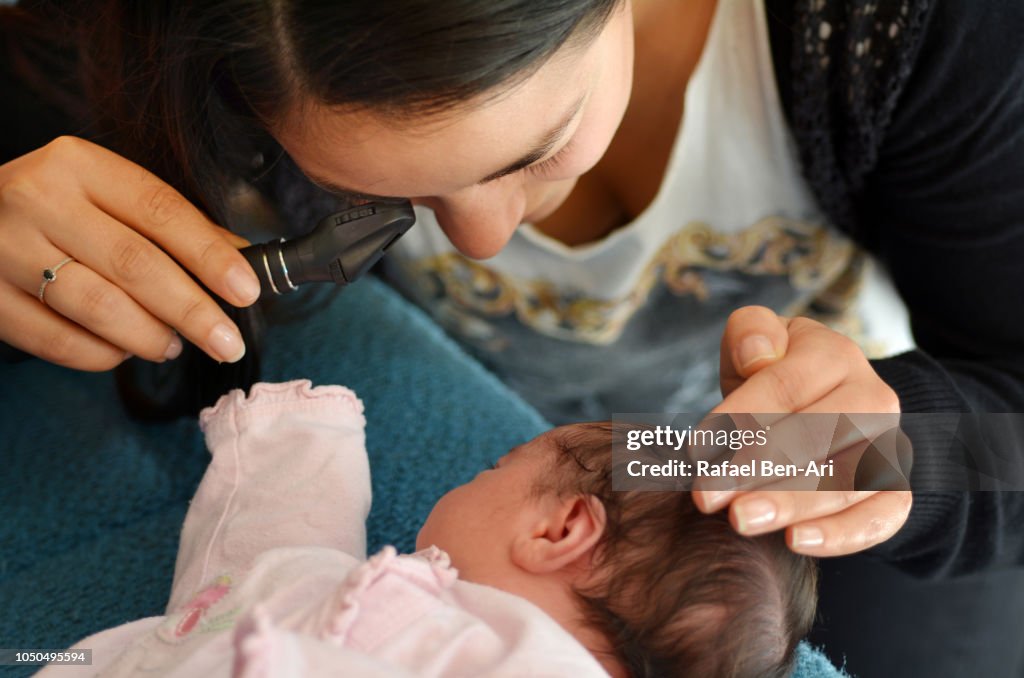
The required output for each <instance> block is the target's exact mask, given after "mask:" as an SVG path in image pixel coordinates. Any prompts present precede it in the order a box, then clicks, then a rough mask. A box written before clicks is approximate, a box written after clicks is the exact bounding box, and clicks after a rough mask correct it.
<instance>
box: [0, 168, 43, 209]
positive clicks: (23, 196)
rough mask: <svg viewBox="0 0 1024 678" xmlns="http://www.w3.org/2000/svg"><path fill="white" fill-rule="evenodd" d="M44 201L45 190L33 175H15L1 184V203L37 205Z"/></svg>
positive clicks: (20, 205)
mask: <svg viewBox="0 0 1024 678" xmlns="http://www.w3.org/2000/svg"><path fill="white" fill-rule="evenodd" d="M42 201H43V190H42V186H41V185H40V184H39V182H38V181H37V180H36V179H35V178H34V177H32V176H28V175H24V174H21V175H17V176H13V177H11V178H10V179H8V180H7V181H5V182H3V184H2V185H0V203H2V204H4V205H9V206H12V207H23V206H26V205H37V204H40V203H41V202H42Z"/></svg>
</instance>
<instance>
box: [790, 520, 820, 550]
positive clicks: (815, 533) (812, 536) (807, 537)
mask: <svg viewBox="0 0 1024 678" xmlns="http://www.w3.org/2000/svg"><path fill="white" fill-rule="evenodd" d="M824 543H825V533H824V532H822V531H821V528H820V527H813V526H810V525H801V526H799V527H794V528H793V547H794V548H800V547H809V546H821V545H822V544H824Z"/></svg>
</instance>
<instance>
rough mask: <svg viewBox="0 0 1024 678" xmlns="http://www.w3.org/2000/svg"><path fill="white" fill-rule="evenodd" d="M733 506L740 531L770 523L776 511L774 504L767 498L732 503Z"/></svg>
mask: <svg viewBox="0 0 1024 678" xmlns="http://www.w3.org/2000/svg"><path fill="white" fill-rule="evenodd" d="M733 506H734V507H735V508H734V509H733V510H734V511H736V522H737V523H739V531H740V532H747V531H748V530H751V529H754V528H758V527H765V526H767V525H770V524H771V523H772V521H774V520H775V515H776V513H777V511H776V509H775V504H774V503H773V502H771V501H769V500H768V499H751V500H749V501H744V502H739V503H736V504H733Z"/></svg>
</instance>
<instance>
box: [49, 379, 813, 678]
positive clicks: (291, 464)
mask: <svg viewBox="0 0 1024 678" xmlns="http://www.w3.org/2000/svg"><path fill="white" fill-rule="evenodd" d="M200 421H201V425H202V428H203V430H204V432H205V434H206V440H207V444H208V446H209V448H210V452H211V454H212V461H211V463H210V466H209V468H208V470H207V471H206V474H205V476H204V477H203V480H202V483H201V484H200V486H199V489H198V491H197V493H196V496H195V498H194V499H193V501H192V504H191V506H190V507H189V511H188V515H187V517H186V519H185V525H184V528H183V531H182V536H181V547H180V551H179V554H178V560H177V564H176V568H175V575H174V583H173V586H172V590H171V597H170V602H169V604H168V606H167V614H166V615H165V616H161V617H150V618H147V619H142V620H139V621H135V622H131V623H128V624H125V625H123V626H119V627H117V628H114V629H110V630H107V631H103V632H101V633H98V634H96V635H94V636H91V637H89V638H86V639H85V640H83V641H81V642H80V643H78V644H76V646H75V647H80V648H92V650H93V654H92V660H93V665H92V666H91V667H79V668H81V669H87V671H86V672H87V673H90V674H93V673H96V672H99V673H101V674H103V675H135V674H139V673H153V674H157V675H176V676H189V677H191V676H200V675H201V676H211V675H224V676H227V675H233V676H253V677H254V676H278V675H282V676H319V675H324V676H341V675H345V676H389V677H391V676H411V675H429V676H442V675H460V676H573V678H583V677H584V676H603V675H606V674H611V675H613V676H625V675H632V676H705V677H707V676H737V677H738V676H779V677H780V678H781V677H783V676H786V675H788V673H789V669H790V664H791V662H792V658H793V654H794V648H795V646H796V644H797V642H798V641H799V640H800V638H802V637H803V635H804V634H805V633H806V632H807V630H808V629H809V627H810V624H811V621H812V618H813V614H814V607H815V595H816V594H815V570H814V565H813V563H812V562H811V561H810V560H808V559H806V558H804V557H801V556H797V555H794V554H793V553H791V552H790V551H788V550H787V549H786V548H785V545H784V544H783V542H782V541H781V539H779V538H776V537H773V536H769V537H761V538H757V539H749V538H744V537H741V536H739V535H737V534H736V533H735V532H734V531H733V530H732V529H731V528H730V527H729V525H728V523H727V521H726V519H725V517H724V516H722V515H711V516H706V515H702V514H700V513H699V512H697V511H696V510H695V509H694V508H693V503H692V501H691V500H690V498H689V496H688V494H686V493H684V492H630V493H622V492H613V491H612V489H611V477H612V462H611V445H612V442H613V436H614V435H615V432H614V431H613V429H612V427H611V425H610V424H578V425H571V426H563V427H561V428H557V429H554V430H552V431H549V432H547V433H545V434H543V435H541V436H538V437H537V438H535V439H534V440H531V441H530V442H528V443H525V444H523V445H520V446H519V447H516V448H515V449H513V450H512V451H511V452H509V453H508V454H506V455H505V456H504V457H502V458H501V459H500V460H498V462H497V463H496V464H495V465H494V467H493V468H491V469H489V470H485V471H483V472H481V473H480V474H479V475H477V477H476V478H475V479H474V480H472V481H471V482H469V483H467V484H465V485H462V486H461V487H457V488H455V489H454V490H452V491H451V492H449V493H448V494H446V495H445V496H444V497H443V498H442V499H441V500H440V501H439V502H438V503H437V505H436V506H435V507H434V509H433V511H432V512H431V514H430V516H429V517H428V518H427V520H426V523H425V524H424V525H423V527H422V529H421V531H420V533H419V537H418V539H417V545H416V546H417V548H418V549H421V550H420V551H419V552H417V553H416V554H413V555H407V556H398V555H397V554H396V553H395V551H394V549H392V548H390V547H387V548H385V549H383V550H382V551H381V552H379V553H377V554H376V555H375V556H373V557H371V558H370V559H369V560H367V559H366V557H365V553H366V551H365V549H366V537H365V529H364V521H365V519H366V516H367V514H368V512H369V508H370V475H369V466H368V462H367V457H366V451H365V447H364V436H363V429H364V424H365V422H364V419H363V416H362V404H361V403H360V401H359V400H358V399H357V398H356V397H355V395H354V394H353V393H352V392H351V391H349V390H348V389H345V388H342V387H338V386H321V387H316V388H313V387H312V386H311V384H310V383H309V382H308V381H294V382H289V383H284V384H258V385H257V386H255V387H253V389H252V392H251V394H250V395H249V396H248V397H245V395H244V394H243V393H242V392H241V391H233V392H232V393H230V394H228V395H226V396H224V397H223V398H221V399H220V401H219V402H218V403H217V404H216V406H214V407H212V408H209V409H207V410H204V411H203V413H202V415H201V417H200ZM74 669H75V667H71V666H61V667H52V668H48V669H44V671H43V674H47V673H48V671H52V672H53V673H54V675H58V672H59V675H60V676H62V677H64V676H68V675H71V674H70V672H71V671H73V670H74Z"/></svg>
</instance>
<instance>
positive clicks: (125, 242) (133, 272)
mask: <svg viewBox="0 0 1024 678" xmlns="http://www.w3.org/2000/svg"><path fill="white" fill-rule="evenodd" d="M112 264H113V267H114V273H115V275H117V276H118V277H119V278H121V279H122V280H124V281H126V282H135V281H138V280H141V279H143V278H145V277H147V276H149V275H150V274H152V272H153V268H154V266H155V265H156V257H155V256H154V253H153V252H152V250H151V246H150V245H149V244H148V243H146V242H144V241H142V240H139V239H138V238H121V239H120V240H118V241H117V242H116V243H114V245H113V248H112Z"/></svg>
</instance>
